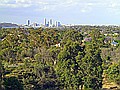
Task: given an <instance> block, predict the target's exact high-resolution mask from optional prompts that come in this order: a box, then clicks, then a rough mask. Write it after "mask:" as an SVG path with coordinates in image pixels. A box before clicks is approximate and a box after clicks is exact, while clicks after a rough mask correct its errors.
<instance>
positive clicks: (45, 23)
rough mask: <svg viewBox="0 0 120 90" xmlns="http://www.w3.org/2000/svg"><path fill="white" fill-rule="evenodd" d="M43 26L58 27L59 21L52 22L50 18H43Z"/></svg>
mask: <svg viewBox="0 0 120 90" xmlns="http://www.w3.org/2000/svg"><path fill="white" fill-rule="evenodd" d="M44 26H45V27H60V26H61V23H60V22H58V21H55V22H53V20H52V19H50V20H48V21H47V20H46V18H44Z"/></svg>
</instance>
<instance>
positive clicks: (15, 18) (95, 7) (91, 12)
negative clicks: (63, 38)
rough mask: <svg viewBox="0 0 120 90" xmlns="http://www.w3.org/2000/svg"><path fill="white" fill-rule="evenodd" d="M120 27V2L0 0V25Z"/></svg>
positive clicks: (113, 0)
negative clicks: (28, 22) (52, 23)
mask: <svg viewBox="0 0 120 90" xmlns="http://www.w3.org/2000/svg"><path fill="white" fill-rule="evenodd" d="M44 18H46V19H47V20H48V19H53V20H57V21H60V22H61V23H63V24H120V0H0V22H13V23H17V24H25V23H26V20H28V19H29V20H31V22H37V23H43V20H44Z"/></svg>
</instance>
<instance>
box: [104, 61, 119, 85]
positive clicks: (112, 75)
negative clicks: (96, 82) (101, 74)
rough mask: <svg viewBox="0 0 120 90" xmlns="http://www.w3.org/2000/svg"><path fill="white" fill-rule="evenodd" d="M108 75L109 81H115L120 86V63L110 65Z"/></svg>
mask: <svg viewBox="0 0 120 90" xmlns="http://www.w3.org/2000/svg"><path fill="white" fill-rule="evenodd" d="M106 74H107V77H108V80H109V81H114V82H115V83H117V84H119V85H120V62H119V63H117V64H112V65H110V66H109V67H108V69H107V70H106Z"/></svg>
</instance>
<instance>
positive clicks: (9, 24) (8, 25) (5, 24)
mask: <svg viewBox="0 0 120 90" xmlns="http://www.w3.org/2000/svg"><path fill="white" fill-rule="evenodd" d="M0 27H2V28H4V27H18V25H17V24H12V23H0Z"/></svg>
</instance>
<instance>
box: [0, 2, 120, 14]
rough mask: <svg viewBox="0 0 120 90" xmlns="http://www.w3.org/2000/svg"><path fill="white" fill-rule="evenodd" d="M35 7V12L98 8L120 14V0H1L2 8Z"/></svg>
mask: <svg viewBox="0 0 120 90" xmlns="http://www.w3.org/2000/svg"><path fill="white" fill-rule="evenodd" d="M32 6H35V7H36V8H34V9H35V10H40V11H44V10H45V11H47V10H49V11H53V10H56V9H67V8H68V9H69V8H76V7H77V8H79V9H80V11H81V12H84V13H85V12H90V11H92V10H94V9H96V8H99V9H101V8H102V9H106V11H107V10H108V11H110V12H116V13H118V12H120V0H0V7H3V8H4V7H11V8H22V7H32Z"/></svg>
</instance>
